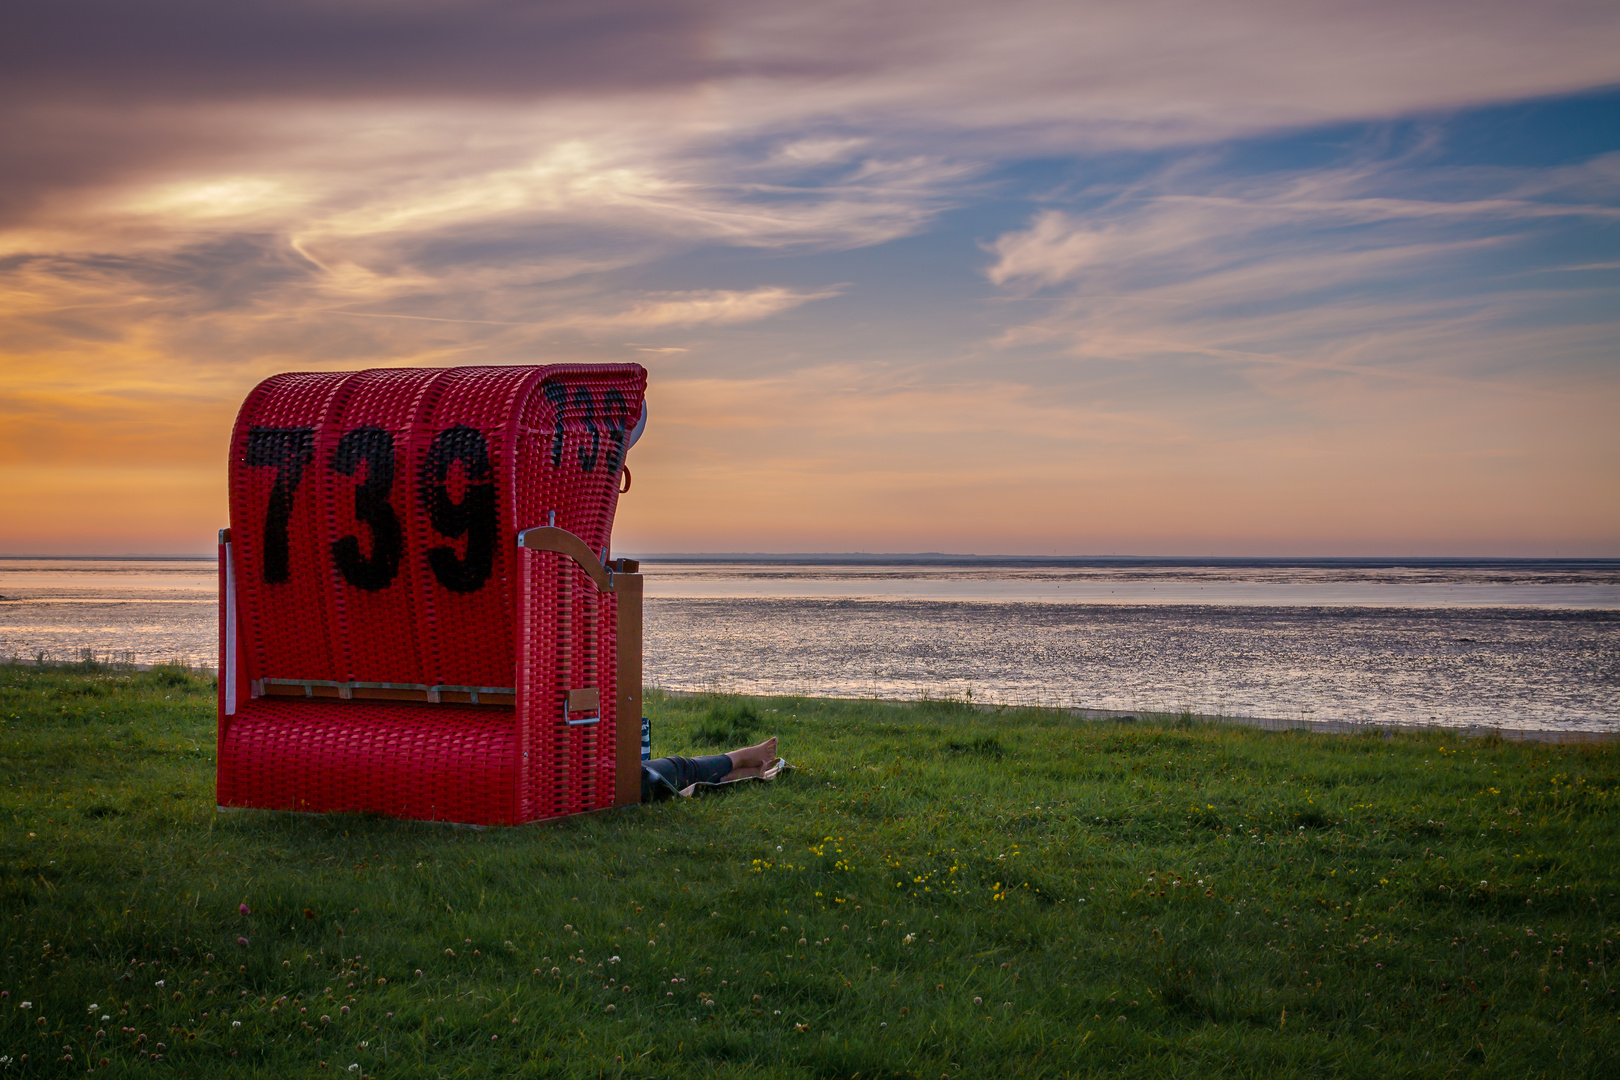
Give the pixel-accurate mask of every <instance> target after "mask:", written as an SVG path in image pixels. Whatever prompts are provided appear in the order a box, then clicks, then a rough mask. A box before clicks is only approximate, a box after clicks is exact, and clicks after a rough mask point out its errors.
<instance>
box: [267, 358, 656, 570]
mask: <svg viewBox="0 0 1620 1080" xmlns="http://www.w3.org/2000/svg"><path fill="white" fill-rule="evenodd" d="M543 393H544V394H545V395H546V398H547V400H548V401H550V402H551V404H552V406H553V408H554V409H555V411H556V414H557V421H556V427H555V430H554V431H552V432H550V433H549V434H550V439H549V440H548V441H549V443H550V445H549V447H548V449H549V450H550V455H549V456H550V458H551V464H552V467H553V468H560V467H562V465H563V462H564V452H563V451H564V442H565V441H566V436H567V433H568V432H567V427H566V425H565V423H564V415H563V414H564V412H565V411H567V412H569V413H572V414H573V416H575V417H577V418H578V419H579V420H580V421H581V424H580V427H581V428H582V429H583V430H582V431H581V433H580V434H581V439H580V444H579V447H578V450H577V457H576V456H575V455H569V457H570V458H573V460H575V461H577V463H578V465H579V469H580V471H581V472H584V473H590V472H595V471H597V470H598V469H601V470H602V471H604V472H606V473H608V474H609V475H617V474H618V472H619V469H620V468H621V467H622V466H623V464H624V451H625V438H626V436H627V433H628V430H627V423H626V420H627V416H626V405H627V403H626V401H625V398H624V394H623V393H622V392H620V391H619V390H616V389H610V390H608V391H606V393H605V394H604V395H603V396H602V400H601V403H600V405H601V408H600V411H598V402H597V400H596V398H595V397H594V396H593V395H592V394H591V392H590V390H589V389H587V388H585V387H583V386H580V387H573V388H569V387H565V386H563V385H561V384H558V383H548V384H546V385H545V387H544V388H543ZM314 458H315V428H313V427H261V426H254V427H252V428H249V430H248V438H247V447H246V452H245V453H244V455H243V463H244V464H245V465H248V466H251V467H254V468H262V469H273V470H274V475H273V477H272V479H271V481H270V497H269V499H268V501H267V502H266V503H265V508H264V531H263V533H262V535H263V537H264V557H263V561H262V567H261V571H260V573H261V576H262V577H263V579H264V581H265V582H266V583H267V584H272V585H275V584H280V583H282V582H285V581H286V580H287V579H288V577H289V576H290V575H291V565H290V555H289V548H290V542H289V536H288V530H289V528H290V525H291V521H292V511H293V501H294V499H295V498H297V496H298V490H299V488H300V486H301V485H302V484H303V482H304V473H305V470H306V469H307V468H308V467H309V466H310V464H311V462H312V461H313V460H314ZM458 465H459V468H458V467H457V466H458ZM326 467H327V469H328V470H329V472H331V473H332V474H334V475H337V476H342V477H346V478H349V479H351V480H353V481H354V485H353V488H352V493H353V494H352V498H353V503H352V506H353V510H354V520H355V523H356V525H357V526H358V529H359V534H356V533H351V534H350V535H347V536H343V537H340V538H339V539H337V540H335V541H333V542H332V544H331V547H330V551H331V556H332V563H333V565H334V566H335V567H336V568H337V571H338V573H340V574H342V575H343V580H344V581H346V582H348V583H349V584H350V585H351V586H353V587H354V588H357V589H365V590H366V591H368V592H376V591H379V590H382V589H386V588H388V587H389V586H390V585H392V584H393V583H394V581H395V579H396V578H397V577H398V576H399V567H400V563H401V561H402V560H403V558H404V554H405V535H406V528H405V523H404V522H403V521H402V520H401V515H400V511H399V510H397V509H395V505H394V485H395V481H396V479H398V476H397V474H398V471H399V470H398V460H397V455H396V449H395V443H394V434H393V432H391V431H389V430H388V429H386V428H383V427H378V426H375V425H367V426H364V427H357V428H354V429H352V430H350V431H346V432H344V433H343V435H342V437H341V438H339V439H338V441H337V444H336V445H335V446H333V448H332V452H331V454H330V456H329V457H328V458H327V461H326ZM414 480H415V488H416V491H415V496H416V497H415V499H414V500H413V504H414V506H415V507H416V508H417V509H418V510H419V511H420V513H421V514H422V515H423V516H424V517H425V518H426V519H427V525H428V527H429V528H430V529H431V530H432V532H433V533H434V534H437V535H438V536H440V537H443V538H444V539H445V541H447V542H446V543H439V544H430V545H429V546H428V548H427V551H426V558H427V564H428V568H429V569H431V570H432V571H433V576H434V578H436V579H437V580H438V582H439V584H440V585H443V586H444V587H445V588H446V589H449V590H450V591H452V592H458V593H473V592H477V591H478V590H480V589H482V588H483V587H484V585H485V583H486V582H488V581H489V578H490V575H491V574H492V573H493V572H494V568H495V552H496V545H497V544H498V543H499V539H500V507H499V500H498V499H497V497H496V491H495V472H494V469H493V468H492V466H491V463H490V454H489V440H488V439H487V438H486V437H485V435H484V433H483V432H481V431H479V430H478V429H477V428H474V427H469V426H467V425H465V424H457V425H456V426H454V427H450V428H446V429H445V430H443V431H441V432H439V433H438V434H437V435H436V436H434V438H433V441H432V443H431V444H430V445H429V446H428V449H427V452H426V454H424V455H423V457H422V461H421V464H420V466H419V468H418V469H417V475H416V476H415V477H414ZM341 497H342V496H339V498H341ZM407 512H409V511H407ZM455 541H461V543H460V544H457V543H454V542H455ZM458 549H459V550H458ZM367 552H369V554H367Z"/></svg>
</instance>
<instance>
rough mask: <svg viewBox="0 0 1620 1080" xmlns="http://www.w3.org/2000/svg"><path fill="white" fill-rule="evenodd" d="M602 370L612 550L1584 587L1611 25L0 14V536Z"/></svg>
mask: <svg viewBox="0 0 1620 1080" xmlns="http://www.w3.org/2000/svg"><path fill="white" fill-rule="evenodd" d="M564 361H635V362H638V363H641V364H643V365H645V366H646V367H647V368H648V369H649V371H650V373H651V382H650V389H649V403H650V413H651V418H650V423H649V426H648V429H647V434H646V436H645V438H644V439H643V440H642V442H641V443H640V444H639V445H638V446H637V447H636V448H635V449H634V451H632V453H631V455H630V460H629V463H630V467H631V469H632V470H633V471H634V475H635V487H634V490H633V491H632V493H631V494H630V495H628V496H626V498H625V500H624V501H623V503H622V504H621V509H620V515H619V522H618V528H617V531H616V537H615V539H616V545H615V546H616V548H617V550H619V551H621V552H626V553H629V552H651V551H660V552H672V551H728V552H735V551H799V552H805V551H872V552H898V551H949V552H978V553H1009V554H1013V553H1017V554H1110V553H1119V554H1125V553H1134V554H1186V555H1192V554H1215V555H1219V554H1257V555H1261V554H1270V555H1286V554H1325V555H1334V554H1342V555H1357V554H1387V555H1404V554H1430V555H1446V554H1458V555H1468V554H1497V555H1608V556H1614V555H1620V4H1616V3H1614V2H1613V0H1595V2H1587V0H1576V2H1564V0H1551V2H1548V0H1541V2H1538V3H1533V4H1532V3H1525V2H1524V0H1515V2H1512V3H1507V2H1499V0H1467V2H1463V0H1444V2H1431V0H1403V2H1398V3H1397V2H1386V0H1360V2H1338V3H1321V2H1310V0H1130V2H1120V3H1090V2H1083V0H1075V2H1067V3H1064V2H1053V0H1044V2H1042V0H1034V2H1025V0H996V2H990V0H981V2H956V0H874V2H864V3H856V2H843V0H830V2H828V0H814V2H807V0H719V2H687V0H658V2H652V0H562V2H536V0H531V2H517V0H454V2H452V0H309V2H299V0H278V2H274V3H271V2H266V0H230V2H224V3H222V2H220V0H143V2H141V3H130V2H129V0H53V2H51V3H37V4H30V5H21V6H19V5H13V6H11V7H10V8H9V9H8V11H7V13H6V14H4V15H0V505H3V506H4V507H5V509H4V511H3V512H0V552H10V553H129V552H206V551H209V550H211V546H212V543H213V537H214V531H215V530H216V529H217V528H218V527H219V526H220V525H222V524H225V516H226V509H225V495H224V481H225V461H224V453H225V446H226V442H227V439H228V436H229V431H230V427H231V422H232V419H233V417H234V415H235V412H236V409H237V406H238V405H239V404H240V402H241V400H242V398H243V396H244V395H245V394H246V393H247V391H248V390H249V389H250V388H251V387H252V386H253V385H254V384H255V383H256V382H258V381H259V380H260V379H262V378H264V377H265V376H267V375H270V374H272V373H275V372H280V371H291V370H313V369H323V370H346V369H352V368H359V367H375V366H383V365H427V366H442V365H455V364H513V363H553V362H564Z"/></svg>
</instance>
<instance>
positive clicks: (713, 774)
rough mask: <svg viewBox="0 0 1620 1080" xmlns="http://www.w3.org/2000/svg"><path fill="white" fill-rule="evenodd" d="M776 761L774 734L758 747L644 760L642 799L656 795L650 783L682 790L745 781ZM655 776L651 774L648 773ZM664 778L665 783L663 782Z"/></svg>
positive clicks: (646, 799)
mask: <svg viewBox="0 0 1620 1080" xmlns="http://www.w3.org/2000/svg"><path fill="white" fill-rule="evenodd" d="M775 760H776V737H775V736H774V735H773V736H771V737H770V738H769V739H766V740H765V741H764V742H762V743H759V744H758V745H756V746H745V747H743V748H742V749H741V750H733V751H731V753H729V754H707V755H704V756H702V757H661V758H654V759H652V760H651V761H644V762H642V763H641V764H642V775H643V783H642V801H643V802H646V801H648V800H649V799H651V798H654V797H656V796H655V795H654V794H653V791H652V787H651V786H650V785H653V786H656V787H659V788H662V787H664V785H668V787H669V788H670V789H673V790H674V791H682V790H685V789H686V788H688V787H691V786H692V785H693V784H721V783H724V782H726V781H727V780H742V779H746V778H747V777H750V776H757V775H759V773H760V771H761V770H763V769H764V768H765V767H766V766H767V765H769V764H770V763H771V762H773V761H775ZM649 772H650V773H651V774H652V776H648V775H647V774H648V773H649ZM660 781H661V783H660Z"/></svg>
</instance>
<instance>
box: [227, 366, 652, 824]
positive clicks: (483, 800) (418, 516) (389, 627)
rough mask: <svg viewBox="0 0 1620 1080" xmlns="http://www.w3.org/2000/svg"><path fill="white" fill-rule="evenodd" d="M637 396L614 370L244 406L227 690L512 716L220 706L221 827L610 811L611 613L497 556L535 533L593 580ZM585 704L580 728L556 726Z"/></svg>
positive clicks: (389, 377)
mask: <svg viewBox="0 0 1620 1080" xmlns="http://www.w3.org/2000/svg"><path fill="white" fill-rule="evenodd" d="M645 390H646V372H645V371H644V370H643V369H642V368H640V367H638V366H636V365H628V364H627V365H556V366H549V367H500V368H446V369H379V370H371V371H359V372H334V373H315V374H288V375H278V376H275V377H272V378H270V379H267V380H265V382H263V383H261V384H260V385H259V386H258V387H257V388H255V389H254V390H253V392H252V393H251V394H249V395H248V398H247V400H246V401H245V402H244V404H243V406H242V410H241V413H240V415H239V416H238V418H237V422H236V428H235V432H234V434H233V437H232V441H231V451H230V500H231V529H230V537H231V540H232V543H231V544H230V546H229V553H230V559H231V566H232V570H233V574H232V577H233V578H234V582H235V594H234V599H235V611H236V617H237V620H238V643H239V646H238V650H237V651H238V654H239V658H240V661H239V662H240V670H239V672H238V674H239V678H237V679H236V680H235V683H234V685H236V686H238V687H240V688H242V690H243V691H246V690H247V688H248V687H252V686H258V687H260V688H261V689H262V688H263V685H264V684H263V682H262V681H263V680H303V681H309V682H311V683H337V684H343V685H345V686H350V685H353V684H389V685H392V686H406V687H418V688H429V687H486V688H515V690H516V706H515V708H514V707H512V706H504V707H503V706H500V705H493V706H492V705H481V706H477V707H472V706H453V705H449V704H429V703H427V702H425V701H424V702H422V703H400V704H392V703H379V702H375V701H366V702H361V701H359V700H353V701H339V700H335V699H332V700H317V699H309V700H300V699H296V698H286V697H276V698H265V697H256V696H254V695H253V694H252V693H251V692H239V693H238V694H237V697H238V700H237V702H236V708H235V711H234V713H228V711H227V709H226V707H225V694H224V693H223V691H222V693H221V720H220V746H219V778H218V790H219V802H220V804H221V805H226V806H257V807H267V808H274V809H288V810H308V811H317V812H322V811H339V810H341V811H367V812H372V813H379V814H389V815H393V816H400V817H414V818H426V819H434V820H450V821H459V822H467V823H473V824H507V823H515V822H521V821H528V820H533V819H536V818H543V817H553V816H557V815H561V814H570V813H579V812H582V811H586V810H593V809H599V808H603V807H606V806H609V805H611V804H612V798H613V775H614V758H613V755H614V735H615V725H616V721H617V719H618V718H617V716H616V715H615V712H614V702H615V701H616V700H617V699H618V694H617V692H616V690H617V687H616V683H615V676H616V670H615V661H614V657H615V644H616V636H615V630H616V618H615V616H616V608H615V605H614V597H613V595H612V594H611V593H607V594H604V593H600V592H598V590H597V588H596V586H595V585H594V584H593V583H592V581H591V579H590V578H589V576H588V575H586V574H585V573H584V572H583V571H581V570H579V569H578V567H577V566H576V565H575V564H574V563H573V561H572V560H571V559H568V558H566V557H563V556H559V555H556V554H554V553H551V552H536V551H527V550H520V549H518V547H517V545H516V536H517V533H518V532H519V531H520V530H522V529H524V528H529V527H532V526H536V525H546V524H552V523H554V524H556V525H557V526H559V527H561V528H564V529H567V530H568V531H570V532H572V533H574V534H575V535H577V536H579V537H580V538H582V539H583V540H584V541H585V542H586V543H587V544H589V545H590V547H591V549H592V550H593V551H596V552H598V553H599V554H602V555H603V556H604V557H605V556H606V554H607V549H608V545H609V542H610V538H611V534H612V528H613V515H614V511H615V509H616V507H617V504H618V497H619V482H620V473H621V470H622V468H623V466H624V455H625V441H626V435H627V433H628V431H629V429H630V428H631V427H633V425H634V422H635V420H636V418H637V417H638V416H639V415H640V412H641V408H642V399H643V396H644V393H645ZM553 514H554V515H555V520H554V521H553V518H552V515H553ZM226 550H227V549H226V547H225V546H224V545H222V548H221V551H222V561H223V559H224V556H225V552H226ZM221 577H222V587H223V583H224V578H225V573H224V570H223V568H222V571H221ZM221 613H222V641H223V640H224V637H223V635H224V634H225V633H226V631H225V629H224V624H223V619H224V615H225V605H224V604H223V602H222V607H221ZM585 688H595V689H597V690H598V691H599V696H600V702H601V703H600V706H599V707H598V708H596V709H590V710H582V711H581V712H579V713H577V714H569V713H568V711H567V710H568V701H569V691H570V690H580V689H585ZM344 692H345V693H347V692H349V691H347V690H345V691H344ZM486 696H487V695H486ZM593 719H594V722H591V721H592V720H593ZM570 720H573V721H575V722H574V723H572V724H571V723H569V721H570ZM630 722H631V723H638V722H639V717H634V718H631V720H630Z"/></svg>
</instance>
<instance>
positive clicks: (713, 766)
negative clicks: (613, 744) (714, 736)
mask: <svg viewBox="0 0 1620 1080" xmlns="http://www.w3.org/2000/svg"><path fill="white" fill-rule="evenodd" d="M730 771H731V758H729V757H727V756H726V755H725V754H708V755H705V756H703V757H661V758H653V759H652V760H651V761H643V762H642V763H641V801H642V802H657V801H659V800H660V799H667V798H669V797H670V796H671V795H676V794H679V793H680V791H681V790H682V789H683V788H688V787H691V786H692V785H693V784H718V783H719V782H720V781H721V780H724V779H725V776H726V774H727V773H729V772H730Z"/></svg>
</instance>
